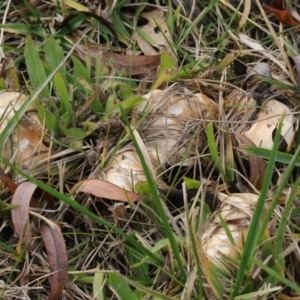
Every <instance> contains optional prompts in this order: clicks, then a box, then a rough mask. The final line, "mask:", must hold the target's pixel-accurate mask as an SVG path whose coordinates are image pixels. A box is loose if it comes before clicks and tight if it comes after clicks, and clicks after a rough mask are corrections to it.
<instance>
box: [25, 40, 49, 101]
mask: <svg viewBox="0 0 300 300" xmlns="http://www.w3.org/2000/svg"><path fill="white" fill-rule="evenodd" d="M24 55H25V62H26V67H27V72H28V74H29V78H30V82H31V84H32V86H33V87H34V88H37V87H39V86H40V85H42V84H43V83H44V82H45V81H46V78H47V75H46V72H45V69H44V66H43V63H42V60H41V59H40V56H39V49H38V47H37V46H35V45H34V43H33V40H32V38H31V36H28V37H27V39H26V45H25V53H24ZM49 94H50V91H49V87H48V85H45V87H44V88H43V89H42V91H41V92H40V95H41V96H42V97H49Z"/></svg>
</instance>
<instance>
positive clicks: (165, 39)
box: [136, 9, 177, 62]
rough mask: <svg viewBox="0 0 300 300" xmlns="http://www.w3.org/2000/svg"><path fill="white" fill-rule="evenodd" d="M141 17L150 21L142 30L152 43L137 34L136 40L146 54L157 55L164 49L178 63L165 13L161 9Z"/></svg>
mask: <svg viewBox="0 0 300 300" xmlns="http://www.w3.org/2000/svg"><path fill="white" fill-rule="evenodd" d="M141 17H142V18H145V19H146V20H147V21H148V23H147V24H146V25H144V26H141V30H142V31H143V32H144V33H145V34H146V35H147V37H148V38H150V39H151V42H152V43H151V44H149V42H148V41H146V40H145V39H144V38H143V37H142V36H141V35H140V34H138V33H137V35H136V40H137V43H138V45H139V47H140V49H141V50H142V51H143V52H144V54H145V55H155V54H158V53H159V52H160V51H161V50H162V49H164V50H166V51H167V52H168V53H169V54H170V55H171V56H172V58H173V60H174V61H175V62H177V57H176V54H174V51H175V50H174V49H172V48H171V47H170V45H172V43H173V41H172V36H171V33H170V31H169V29H168V26H167V24H166V21H165V15H164V12H163V11H162V10H161V9H155V10H152V11H149V12H144V13H142V14H141Z"/></svg>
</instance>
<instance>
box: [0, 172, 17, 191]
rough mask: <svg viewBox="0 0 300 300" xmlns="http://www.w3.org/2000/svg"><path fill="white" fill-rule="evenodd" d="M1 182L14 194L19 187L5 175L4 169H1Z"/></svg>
mask: <svg viewBox="0 0 300 300" xmlns="http://www.w3.org/2000/svg"><path fill="white" fill-rule="evenodd" d="M0 180H2V181H3V183H4V184H5V185H6V187H7V188H8V189H9V191H10V192H11V193H14V192H15V191H16V189H17V187H18V185H17V184H16V183H15V182H14V181H13V180H12V179H11V178H10V177H9V176H8V175H6V174H5V173H4V171H3V169H2V168H1V167H0Z"/></svg>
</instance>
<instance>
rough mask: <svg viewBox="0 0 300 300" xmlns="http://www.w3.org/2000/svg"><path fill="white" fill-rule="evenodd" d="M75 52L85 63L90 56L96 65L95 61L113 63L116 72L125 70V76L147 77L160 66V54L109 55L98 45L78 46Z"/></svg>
mask: <svg viewBox="0 0 300 300" xmlns="http://www.w3.org/2000/svg"><path fill="white" fill-rule="evenodd" d="M75 51H76V52H77V54H78V56H79V57H80V58H81V59H82V60H83V61H86V58H87V56H90V57H91V58H92V60H93V63H97V59H100V60H101V61H103V63H110V62H113V63H114V64H115V66H116V68H117V69H118V70H125V72H126V74H131V75H148V74H149V73H151V72H153V71H156V70H157V69H158V67H159V65H160V54H157V55H147V56H146V55H145V56H135V55H123V54H120V53H110V52H108V50H105V48H104V47H103V46H101V45H98V44H88V45H83V44H80V45H78V46H77V47H76V49H75Z"/></svg>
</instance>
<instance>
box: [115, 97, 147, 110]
mask: <svg viewBox="0 0 300 300" xmlns="http://www.w3.org/2000/svg"><path fill="white" fill-rule="evenodd" d="M144 101H145V99H144V98H143V97H141V96H132V97H130V98H127V99H126V100H124V101H122V102H120V103H119V106H122V109H123V110H124V111H126V110H130V109H132V108H134V107H136V106H138V105H139V104H140V103H142V102H144Z"/></svg>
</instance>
